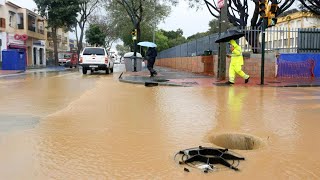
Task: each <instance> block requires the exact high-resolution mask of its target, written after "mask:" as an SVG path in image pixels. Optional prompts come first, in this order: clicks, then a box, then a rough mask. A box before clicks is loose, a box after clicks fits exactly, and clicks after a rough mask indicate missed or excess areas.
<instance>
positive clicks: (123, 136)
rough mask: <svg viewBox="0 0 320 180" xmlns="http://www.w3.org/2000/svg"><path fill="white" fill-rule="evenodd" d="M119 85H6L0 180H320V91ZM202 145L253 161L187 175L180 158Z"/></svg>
mask: <svg viewBox="0 0 320 180" xmlns="http://www.w3.org/2000/svg"><path fill="white" fill-rule="evenodd" d="M117 75H119V74H115V75H114V76H112V75H109V76H106V75H92V76H82V75H81V74H79V73H70V74H62V75H58V76H57V75H55V76H52V77H51V76H48V77H43V78H40V79H35V78H34V77H29V76H27V77H26V78H24V79H10V80H2V79H0V84H1V88H0V97H1V100H0V114H1V115H0V118H1V120H0V126H1V127H2V129H1V128H0V178H1V179H214V178H221V179H270V178H272V179H320V155H319V149H320V143H319V142H320V141H319V140H318V137H320V131H319V126H320V121H319V117H320V106H319V103H320V91H319V88H270V87H263V88H260V87H248V88H246V87H210V88H199V87H195V88H186V87H152V88H146V87H144V86H141V85H133V84H125V83H120V82H118V81H117V79H116V77H117ZM31 97H32V98H31ZM14 116H16V117H17V118H16V119H15V118H14ZM21 116H24V117H26V119H27V121H26V122H25V121H23V118H21ZM8 121H9V122H8ZM26 124H27V125H26ZM16 126H19V127H20V128H16ZM4 127H6V128H4ZM23 127H25V128H23ZM3 128H4V129H9V130H3ZM238 136H241V138H240V139H244V140H245V142H246V143H245V145H241V147H239V149H237V148H238V147H237V137H238ZM251 139H254V140H255V141H252V142H251V141H249V140H251ZM199 145H202V146H212V147H217V145H220V146H227V147H228V148H230V147H229V146H231V148H232V149H234V151H235V152H236V153H239V154H241V155H242V156H244V157H245V158H246V160H245V161H242V162H241V163H240V165H239V166H238V168H239V169H240V171H239V172H235V171H233V170H229V169H225V170H221V171H217V172H210V173H208V174H204V173H203V172H201V171H200V170H197V169H192V168H189V169H190V172H189V173H188V172H185V171H183V167H182V166H180V165H178V164H177V163H176V162H174V160H173V156H174V154H175V153H176V152H177V151H179V150H181V149H186V148H190V147H196V146H199ZM248 149H250V150H248Z"/></svg>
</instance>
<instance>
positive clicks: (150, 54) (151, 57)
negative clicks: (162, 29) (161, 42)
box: [138, 41, 158, 77]
mask: <svg viewBox="0 0 320 180" xmlns="http://www.w3.org/2000/svg"><path fill="white" fill-rule="evenodd" d="M138 45H140V46H145V47H148V51H147V53H146V57H147V58H146V59H147V61H148V64H147V68H148V70H149V71H150V77H154V76H156V75H158V73H157V71H155V70H154V69H153V66H154V63H155V61H156V57H157V55H158V53H157V50H156V47H157V45H156V44H155V43H152V42H148V41H143V42H139V43H138Z"/></svg>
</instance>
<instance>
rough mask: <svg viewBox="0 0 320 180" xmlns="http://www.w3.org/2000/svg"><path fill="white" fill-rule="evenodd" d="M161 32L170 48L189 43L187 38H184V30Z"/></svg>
mask: <svg viewBox="0 0 320 180" xmlns="http://www.w3.org/2000/svg"><path fill="white" fill-rule="evenodd" d="M160 32H161V33H162V34H163V36H166V37H167V41H168V43H167V44H168V48H171V47H174V46H177V45H180V44H183V43H185V42H187V40H186V38H185V37H183V31H182V29H177V30H176V31H165V30H163V29H161V30H160Z"/></svg>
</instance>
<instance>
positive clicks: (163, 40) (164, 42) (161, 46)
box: [156, 31, 170, 52]
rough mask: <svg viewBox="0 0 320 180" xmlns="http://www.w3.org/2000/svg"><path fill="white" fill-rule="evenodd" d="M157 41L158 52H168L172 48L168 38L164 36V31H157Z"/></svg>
mask: <svg viewBox="0 0 320 180" xmlns="http://www.w3.org/2000/svg"><path fill="white" fill-rule="evenodd" d="M156 39H157V51H158V52H160V51H163V50H166V49H168V48H170V46H169V44H168V42H169V41H168V39H169V38H168V37H167V36H165V35H164V33H163V32H162V31H157V32H156Z"/></svg>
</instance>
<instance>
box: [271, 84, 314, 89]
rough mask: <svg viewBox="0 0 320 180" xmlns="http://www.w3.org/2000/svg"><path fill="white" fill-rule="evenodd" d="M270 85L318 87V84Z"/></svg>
mask: <svg viewBox="0 0 320 180" xmlns="http://www.w3.org/2000/svg"><path fill="white" fill-rule="evenodd" d="M271 87H282V88H283V87H320V84H290V85H283V86H271Z"/></svg>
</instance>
